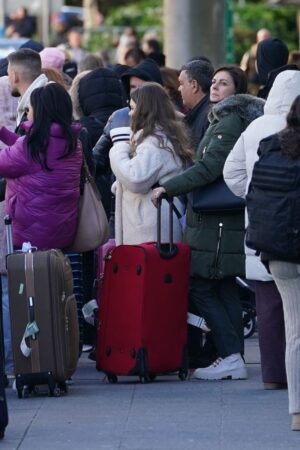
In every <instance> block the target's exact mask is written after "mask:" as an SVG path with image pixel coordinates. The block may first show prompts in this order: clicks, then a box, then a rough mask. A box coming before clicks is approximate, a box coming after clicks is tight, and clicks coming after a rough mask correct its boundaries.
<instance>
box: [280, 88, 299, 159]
mask: <svg viewBox="0 0 300 450" xmlns="http://www.w3.org/2000/svg"><path fill="white" fill-rule="evenodd" d="M286 121H287V126H286V128H285V129H284V130H282V131H281V132H280V133H279V141H280V146H281V153H282V154H283V155H284V156H286V157H287V158H289V159H297V158H300V95H298V97H296V98H295V100H294V101H293V103H292V106H291V109H290V110H289V113H288V115H287V118H286Z"/></svg>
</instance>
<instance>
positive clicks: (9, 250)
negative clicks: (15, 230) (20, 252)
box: [4, 215, 14, 255]
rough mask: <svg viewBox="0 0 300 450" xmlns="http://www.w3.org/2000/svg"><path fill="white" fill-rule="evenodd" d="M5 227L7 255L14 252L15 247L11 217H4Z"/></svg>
mask: <svg viewBox="0 0 300 450" xmlns="http://www.w3.org/2000/svg"><path fill="white" fill-rule="evenodd" d="M4 225H5V233H6V250H7V254H8V255H9V254H10V253H13V252H14V245H13V239H12V230H11V218H10V217H9V215H7V216H5V217H4Z"/></svg>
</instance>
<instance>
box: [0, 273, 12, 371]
mask: <svg viewBox="0 0 300 450" xmlns="http://www.w3.org/2000/svg"><path fill="white" fill-rule="evenodd" d="M1 282H2V311H3V334H4V354H5V372H6V373H9V374H11V373H13V372H14V363H13V354H12V346H11V333H10V316H9V299H8V284H7V275H1Z"/></svg>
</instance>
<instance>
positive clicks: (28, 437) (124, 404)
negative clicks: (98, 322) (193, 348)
mask: <svg viewBox="0 0 300 450" xmlns="http://www.w3.org/2000/svg"><path fill="white" fill-rule="evenodd" d="M246 362H247V367H248V375H249V376H248V379H247V380H241V381H216V382H214V381H199V380H195V379H192V378H191V379H190V380H189V381H186V382H182V381H179V380H178V378H177V376H175V375H168V376H163V377H158V378H157V380H156V381H155V382H153V383H149V384H140V383H139V382H138V381H137V379H135V378H126V377H122V378H121V377H120V379H119V383H118V384H114V385H111V384H108V383H106V382H105V378H104V375H103V374H102V373H100V372H97V371H96V370H95V364H94V363H93V362H91V361H90V360H88V359H87V356H86V354H83V355H82V357H81V358H80V362H79V367H78V369H77V371H76V373H75V375H74V384H73V385H72V386H70V389H69V393H68V395H66V396H62V397H59V398H49V397H46V396H36V397H30V398H28V399H21V400H19V399H18V398H17V396H16V393H15V392H13V390H12V389H7V396H8V406H9V418H10V423H9V426H8V428H7V431H6V436H5V439H4V440H3V441H1V442H0V450H2V449H3V450H14V449H21V450H41V449H42V450H48V449H49V450H50V449H62V450H64V449H66V450H69V449H74V450H77V449H78V450H79V449H80V450H94V449H95V450H96V449H97V450H98V449H99V450H202V449H203V450H204V449H205V450H244V449H245V450H247V449H255V450H260V449H263V450H276V449H286V450H293V449H295V450H296V449H297V450H300V433H297V432H292V431H290V417H289V415H288V400H287V391H264V390H263V389H262V383H261V377H260V365H259V351H258V343H257V336H254V337H252V338H250V339H248V340H246Z"/></svg>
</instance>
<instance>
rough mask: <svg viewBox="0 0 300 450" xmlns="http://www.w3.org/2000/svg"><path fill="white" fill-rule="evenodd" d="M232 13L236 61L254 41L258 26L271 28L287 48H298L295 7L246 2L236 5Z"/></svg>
mask: <svg viewBox="0 0 300 450" xmlns="http://www.w3.org/2000/svg"><path fill="white" fill-rule="evenodd" d="M234 14H235V17H234V47H235V60H236V61H237V62H239V61H240V60H241V58H242V55H243V54H244V52H245V51H246V50H248V49H249V48H250V46H251V45H252V44H253V43H254V42H255V38H256V31H257V30H259V29H260V28H268V29H269V30H271V32H272V34H273V36H276V37H279V38H280V39H282V40H283V41H284V42H285V43H286V44H287V46H288V48H289V50H295V49H297V48H298V33H297V9H296V8H294V7H291V6H285V7H284V6H281V7H270V5H264V4H258V3H255V4H254V3H247V4H246V5H245V6H243V7H239V6H236V7H235V13H234Z"/></svg>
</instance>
